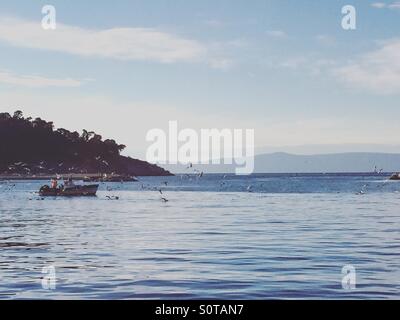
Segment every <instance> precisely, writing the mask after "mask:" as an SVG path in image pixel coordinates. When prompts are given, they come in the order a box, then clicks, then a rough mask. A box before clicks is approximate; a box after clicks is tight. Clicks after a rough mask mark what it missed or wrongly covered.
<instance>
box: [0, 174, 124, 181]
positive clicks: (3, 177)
mask: <svg viewBox="0 0 400 320" xmlns="http://www.w3.org/2000/svg"><path fill="white" fill-rule="evenodd" d="M103 176H104V175H103V174H101V173H87V174H83V173H65V174H62V173H61V174H34V175H26V174H0V181H24V180H29V181H31V180H51V179H54V178H56V177H61V179H63V178H72V179H73V180H84V179H87V178H90V179H101V178H102V177H103ZM114 177H121V179H122V178H124V176H122V175H115V176H114Z"/></svg>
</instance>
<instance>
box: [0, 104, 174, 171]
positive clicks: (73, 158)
mask: <svg viewBox="0 0 400 320" xmlns="http://www.w3.org/2000/svg"><path fill="white" fill-rule="evenodd" d="M124 149H125V146H124V145H122V144H118V143H116V142H115V141H114V140H110V139H106V140H103V138H102V136H101V135H99V134H97V133H95V132H92V131H87V130H83V131H82V133H81V134H79V133H78V132H76V131H75V132H70V131H69V130H66V129H62V128H61V129H54V125H53V122H47V121H45V120H42V119H40V118H36V119H32V118H24V116H23V113H22V112H21V111H16V112H14V114H13V115H10V114H9V113H0V173H7V174H10V173H18V174H38V173H59V174H62V173H117V174H132V175H166V174H168V172H166V171H164V170H163V169H161V168H159V167H158V166H155V165H151V164H149V163H147V162H145V161H140V160H136V159H132V158H129V157H124V156H121V155H120V153H121V151H122V150H124Z"/></svg>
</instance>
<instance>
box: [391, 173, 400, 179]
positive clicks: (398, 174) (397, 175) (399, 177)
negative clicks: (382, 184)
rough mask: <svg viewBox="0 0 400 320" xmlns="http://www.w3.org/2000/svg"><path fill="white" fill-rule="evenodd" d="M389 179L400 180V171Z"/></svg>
mask: <svg viewBox="0 0 400 320" xmlns="http://www.w3.org/2000/svg"><path fill="white" fill-rule="evenodd" d="M389 179H390V180H400V173H394V174H393V175H392V176H391V177H390V178H389Z"/></svg>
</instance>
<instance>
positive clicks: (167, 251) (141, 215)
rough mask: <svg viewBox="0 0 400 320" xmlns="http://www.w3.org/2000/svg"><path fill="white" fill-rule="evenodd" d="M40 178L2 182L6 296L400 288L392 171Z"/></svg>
mask: <svg viewBox="0 0 400 320" xmlns="http://www.w3.org/2000/svg"><path fill="white" fill-rule="evenodd" d="M389 176H390V175H389ZM44 183H45V182H44V181H0V299H257V300H264V299H399V298H400V182H398V181H390V180H388V175H376V174H254V175H251V176H235V175H223V174H221V175H219V174H210V175H207V174H206V175H203V176H201V175H195V174H178V175H175V176H171V177H139V181H137V182H129V183H102V184H101V185H100V188H99V191H98V194H97V197H90V198H84V197H81V198H61V197H60V198H55V197H50V198H42V197H40V196H39V195H38V194H37V191H38V190H39V188H40V187H41V186H42V185H43V184H44Z"/></svg>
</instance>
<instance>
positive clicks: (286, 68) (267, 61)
mask: <svg viewBox="0 0 400 320" xmlns="http://www.w3.org/2000/svg"><path fill="white" fill-rule="evenodd" d="M46 4H51V5H54V6H55V8H56V10H57V29H56V30H47V31H45V30H42V29H41V28H40V23H41V19H42V14H41V9H42V6H43V5H46ZM347 4H351V5H353V6H355V8H356V10H357V29H356V30H352V31H345V30H343V29H342V27H341V19H342V14H341V9H342V7H343V6H344V5H347ZM399 30H400V2H396V1H393V0H391V1H367V0H362V1H350V0H348V1H328V0H325V1H317V0H315V1H311V0H309V1H289V0H270V1H266V0H264V1H260V0H259V1H256V0H253V1H251V2H249V1H241V0H240V1H218V0H217V1H215V0H213V1H205V0H202V1H183V0H180V1H178V0H175V1H166V0H165V1H161V0H158V1H132V0H127V1H122V0H116V1H113V2H110V1H98V2H96V4H94V2H93V1H51V2H49V1H34V2H33V1H30V2H29V3H27V1H22V0H18V1H8V0H4V1H1V3H0V107H1V110H2V111H12V110H15V109H16V108H17V107H20V108H21V109H23V110H24V111H25V113H26V114H29V115H33V116H41V117H43V118H46V119H51V120H54V121H55V124H56V126H59V127H66V128H69V129H74V130H75V129H76V130H80V129H82V128H87V129H94V130H96V131H97V132H99V133H101V134H103V136H105V137H113V138H116V139H117V140H118V141H119V142H121V143H124V144H126V145H128V146H129V148H128V149H127V151H126V152H127V153H128V154H130V155H134V156H138V157H143V155H144V154H145V150H146V147H147V145H148V144H147V143H146V141H145V135H146V132H147V131H148V130H150V129H152V128H158V127H159V128H167V126H168V121H169V120H178V121H179V124H180V127H181V128H182V129H183V128H186V127H190V128H194V129H200V128H214V127H215V128H254V129H255V133H256V145H257V147H259V148H265V147H274V148H278V147H284V148H286V147H290V146H299V145H323V144H328V145H343V144H368V145H376V144H382V145H384V144H385V145H386V144H390V145H394V144H400V143H398V137H399V136H400V135H399V134H400V126H399V125H398V119H399V118H400V109H399V105H398V100H399V95H400V36H399ZM339 149H340V148H339ZM339 149H338V151H340V150H339ZM316 151H318V150H316ZM370 151H374V150H370ZM399 151H400V150H399Z"/></svg>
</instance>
